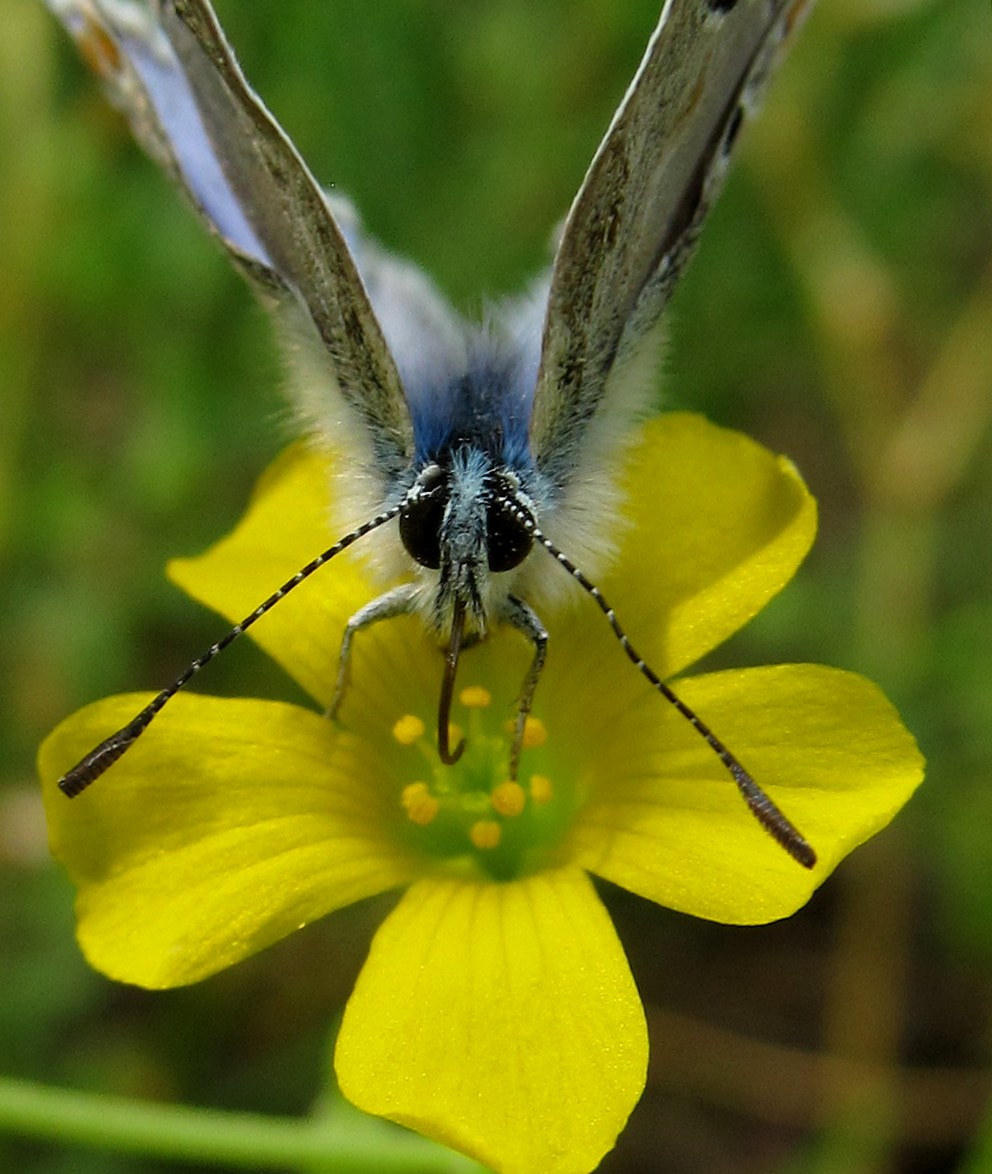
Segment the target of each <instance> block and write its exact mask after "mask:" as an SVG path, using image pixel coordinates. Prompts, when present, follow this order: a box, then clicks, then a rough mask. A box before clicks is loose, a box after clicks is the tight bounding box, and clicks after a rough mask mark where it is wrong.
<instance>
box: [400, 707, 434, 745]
mask: <svg viewBox="0 0 992 1174" xmlns="http://www.w3.org/2000/svg"><path fill="white" fill-rule="evenodd" d="M425 729H426V726H425V725H424V723H423V722H422V721H421V720H420V718H419V717H416V716H414V714H412V713H405V714H404V715H403V716H402V717H401V718H400V719H399V721H398V722H397V723H396V724H395V725H394V726H393V737H394V738H395V739H396V741H397V742H399V744H400V745H401V746H412V745H413V744H414V742H417V741H419V740H420V739H421V738H422V737H423V736H424V731H425Z"/></svg>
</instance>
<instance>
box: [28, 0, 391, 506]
mask: <svg viewBox="0 0 992 1174" xmlns="http://www.w3.org/2000/svg"><path fill="white" fill-rule="evenodd" d="M47 3H48V6H49V7H50V8H51V9H52V10H53V12H54V13H55V14H56V15H57V16H58V17H59V19H60V20H61V21H62V23H63V24H64V25H65V26H66V28H67V29H68V30H69V32H70V33H71V35H72V37H73V39H74V40H75V41H76V43H77V44H78V46H79V48H80V51H81V53H82V55H83V56H84V58H85V59H86V60H87V61H88V62H89V64H90V65H91V66H92V67H93V68H94V69H95V70H96V71H97V72H98V73H99V74H100V75H101V77H102V79H103V81H104V83H105V86H106V88H107V89H108V91H109V93H110V95H111V97H112V99H113V100H114V102H115V103H116V104H117V105H118V106H119V107H121V108H122V109H123V111H124V113H125V114H126V115H127V117H128V119H129V121H130V123H131V126H132V129H133V131H134V133H135V136H136V137H137V138H138V139H139V141H140V142H141V144H142V145H143V146H144V147H145V149H146V150H147V151H148V152H149V154H150V155H152V156H153V157H154V158H155V159H156V160H157V161H158V162H159V163H160V164H161V165H162V166H163V167H164V168H165V170H166V171H167V172H168V173H169V174H170V176H171V177H172V179H173V180H174V181H175V182H176V183H177V184H178V185H179V186H180V187H182V188H183V189H184V190H185V192H186V193H187V195H188V196H189V197H190V199H191V200H192V202H193V204H194V206H195V208H196V209H197V211H198V212H199V213H200V215H201V217H202V218H203V220H204V221H205V222H206V224H207V225H208V227H209V228H210V230H211V231H212V232H213V233H214V234H215V235H216V236H217V237H218V238H219V239H220V241H221V243H222V244H223V245H224V247H225V249H226V250H227V252H228V253H229V255H230V256H231V258H232V259H233V260H234V261H235V263H236V264H237V266H238V268H239V269H241V270H242V272H244V273H245V274H246V275H247V276H248V277H249V279H250V280H251V281H252V283H253V284H254V285H255V286H256V288H257V289H259V291H260V292H261V293H262V294H263V297H264V298H265V300H266V301H267V302H269V303H270V304H271V305H273V307H274V309H275V312H276V317H277V319H279V320H280V323H281V325H282V326H283V328H284V331H285V332H286V333H287V334H288V335H289V338H290V342H291V346H292V347H293V348H294V349H299V350H301V351H304V352H305V355H304V360H303V365H304V369H305V372H306V375H307V377H308V378H309V379H311V380H313V379H315V378H316V379H317V380H318V382H319V385H320V386H319V389H318V390H317V391H316V392H315V391H314V388H313V387H312V386H311V387H309V388H308V389H307V391H306V397H307V398H306V402H305V403H304V408H305V410H306V411H307V413H308V415H309V416H311V417H319V419H318V420H317V421H316V422H317V423H318V425H319V426H320V427H323V428H326V429H328V430H330V429H332V428H335V429H340V430H342V431H343V433H344V435H341V436H329V437H328V439H329V440H330V441H331V442H332V443H335V444H342V443H344V444H345V445H346V447H347V448H348V449H349V451H350V454H351V455H352V456H353V457H354V458H355V460H356V465H365V466H366V467H367V469H369V470H371V471H373V472H374V473H375V474H376V475H377V477H378V479H380V480H381V481H382V482H384V483H387V484H388V482H389V481H390V480H391V479H393V478H395V477H396V476H398V475H399V474H400V473H401V472H402V471H403V470H404V469H405V468H406V467H407V466H408V465H409V463H410V460H411V458H412V455H413V429H412V425H411V421H410V413H409V410H408V407H407V404H406V400H405V398H404V394H403V387H402V383H401V380H400V376H399V374H398V372H397V368H396V364H395V362H394V361H393V358H392V356H391V355H390V352H389V349H388V347H387V345H386V342H385V339H384V337H383V332H382V329H381V327H380V325H379V322H378V321H377V320H376V316H375V314H374V313H373V310H372V306H371V304H370V302H369V298H368V295H367V293H366V291H365V288H364V287H363V284H362V281H361V279H360V277H359V275H358V271H357V269H356V267H355V263H354V261H353V259H352V256H351V254H350V253H349V250H348V248H347V246H346V244H345V241H344V238H343V237H342V234H341V232H340V230H339V228H338V225H337V224H336V223H335V220H334V217H333V215H332V214H331V211H330V208H329V206H328V202H327V199H326V198H325V196H324V194H323V192H322V191H321V189H320V188H319V186H318V185H317V183H316V181H315V180H314V178H313V176H312V175H311V174H310V172H309V170H308V169H307V167H306V164H305V163H304V162H303V160H302V159H301V158H300V155H299V153H298V152H297V150H296V148H295V147H294V146H293V144H292V143H291V142H290V140H289V138H288V137H287V135H286V134H285V132H284V131H283V130H282V128H281V127H280V126H279V124H278V123H277V122H276V120H275V118H273V116H272V115H271V114H270V113H269V111H268V110H266V108H265V106H264V105H263V104H262V102H261V100H260V99H259V98H258V97H257V95H256V94H255V93H254V92H253V91H252V90H251V88H250V87H249V86H248V84H247V82H246V81H245V79H244V77H243V75H242V73H241V70H240V68H239V67H238V64H237V62H236V61H235V59H234V55H233V53H232V51H231V49H230V47H229V46H228V44H227V41H226V40H225V38H224V34H223V32H222V31H221V28H220V25H219V24H218V22H217V19H216V17H215V15H214V13H213V11H212V9H211V7H210V4H209V3H208V2H207V0H160V2H156V0H152V4H151V6H149V4H148V3H143V2H139V0H47ZM318 399H319V400H320V403H319V405H318V404H317V403H316V401H317V400H318Z"/></svg>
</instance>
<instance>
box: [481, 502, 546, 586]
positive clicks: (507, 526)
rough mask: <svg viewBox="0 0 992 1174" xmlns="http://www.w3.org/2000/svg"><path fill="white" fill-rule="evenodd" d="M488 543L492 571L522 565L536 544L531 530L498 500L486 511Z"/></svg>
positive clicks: (509, 569)
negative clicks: (503, 507)
mask: <svg viewBox="0 0 992 1174" xmlns="http://www.w3.org/2000/svg"><path fill="white" fill-rule="evenodd" d="M486 527H487V535H486V543H487V553H488V556H489V569H490V570H491V571H512V570H513V568H514V567H518V566H520V564H521V563H522V562H523V561H524V559H525V558H526V557H527V555H528V554H530V548H531V547H532V546H533V545H534V539H533V537H532V536H531V533H530V531H529V530H527V529H525V527H524V526H522V525H521V524H520V521H519V519H518V518H516V517H515V516H514V515H513V514H512V513H510V512H509V510H506V509H502V508H501V507H500V505H499V503H498V502H496V503H495V504H493V505H491V506H490V507H489V509H488V510H487V511H486Z"/></svg>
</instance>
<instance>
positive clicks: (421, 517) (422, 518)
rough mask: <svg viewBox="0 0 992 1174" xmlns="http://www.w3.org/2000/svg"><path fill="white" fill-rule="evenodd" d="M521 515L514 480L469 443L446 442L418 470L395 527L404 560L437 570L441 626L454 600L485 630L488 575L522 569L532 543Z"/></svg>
mask: <svg viewBox="0 0 992 1174" xmlns="http://www.w3.org/2000/svg"><path fill="white" fill-rule="evenodd" d="M521 513H523V514H524V515H525V516H527V517H530V518H532V519H533V516H534V507H533V503H532V502H531V501H530V499H529V498H528V496H527V494H526V493H525V492H524V491H523V489H522V487H521V482H520V477H519V476H518V475H517V474H516V473H514V472H513V471H512V470H511V469H509V468H506V467H502V466H498V465H496V464H495V463H494V462H493V461H492V459H491V458H490V457H489V456H488V455H487V454H486V453H485V452H484V451H483V450H482V449H481V448H479V447H476V446H475V445H455V446H452V447H451V448H450V449H449V450H447V452H446V453H445V454H443V456H442V457H441V458H440V459H437V460H431V461H428V462H427V463H426V464H425V465H424V467H423V468H422V469H421V471H420V473H419V475H418V476H417V478H416V480H415V482H414V484H413V486H412V487H411V489H410V490H409V491H408V493H407V496H406V500H405V502H404V504H403V507H402V508H401V510H400V515H399V532H400V539H401V541H402V543H403V546H404V547H405V549H406V551H407V553H408V554H409V555H410V557H411V558H412V559H413V560H414V561H415V562H417V563H418V564H420V566H423V567H426V568H427V569H428V570H433V571H437V572H438V579H437V589H436V594H435V599H434V616H433V619H434V622H435V626H436V627H437V628H438V629H439V630H445V629H447V628H448V626H449V624H450V620H451V616H452V615H453V614H454V612H455V611H456V605H458V608H459V609H463V610H464V612H465V618H466V620H467V622H468V628H469V630H470V631H472V632H473V633H474V634H476V635H478V636H484V635H485V633H486V629H487V622H488V616H489V613H490V611H491V597H492V594H493V591H494V586H493V579H492V576H493V574H500V573H503V572H507V571H512V570H514V569H515V568H517V567H518V566H520V564H521V563H522V562H523V561H524V559H525V558H526V557H527V555H528V554H529V553H530V550H531V547H532V545H533V539H532V537H531V534H530V532H529V531H528V530H527V528H526V527H525V526H524V525H523V524H522V523H521V521H520V517H521Z"/></svg>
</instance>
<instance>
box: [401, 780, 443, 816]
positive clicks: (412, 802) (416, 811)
mask: <svg viewBox="0 0 992 1174" xmlns="http://www.w3.org/2000/svg"><path fill="white" fill-rule="evenodd" d="M400 803H402V804H403V809H404V811H405V812H406V813H407V815H408V816H409V818H410V820H411V821H412V822H413V823H416V824H419V825H420V826H421V827H427V825H428V824H429V823H433V822H434V819H435V817H436V816H437V813H438V811H439V810H440V807H441V804H440V803H439V802H438V800H437V799H436V798H435V797H434V796H433V795H432V794H431V793H430V788H429V787H428V786H427V784H426V783H409V784H407V786H405V787H404V788H403V791H402V793H401V794H400Z"/></svg>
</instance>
